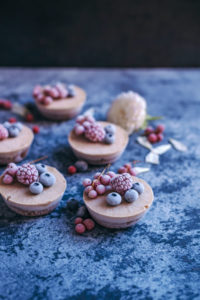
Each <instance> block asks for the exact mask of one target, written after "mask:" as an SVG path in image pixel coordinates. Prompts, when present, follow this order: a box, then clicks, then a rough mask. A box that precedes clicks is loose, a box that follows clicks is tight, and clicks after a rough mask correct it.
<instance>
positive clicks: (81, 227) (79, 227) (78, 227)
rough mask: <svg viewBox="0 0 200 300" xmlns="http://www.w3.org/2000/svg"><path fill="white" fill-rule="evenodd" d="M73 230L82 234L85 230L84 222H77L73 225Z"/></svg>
mask: <svg viewBox="0 0 200 300" xmlns="http://www.w3.org/2000/svg"><path fill="white" fill-rule="evenodd" d="M75 230H76V232H77V233H79V234H82V233H84V232H85V230H86V228H85V225H84V224H81V223H79V224H77V225H76V226H75Z"/></svg>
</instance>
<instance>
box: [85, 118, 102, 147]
mask: <svg viewBox="0 0 200 300" xmlns="http://www.w3.org/2000/svg"><path fill="white" fill-rule="evenodd" d="M85 123H86V122H84V123H83V126H84V124H85ZM87 123H89V122H87ZM89 124H90V126H86V127H85V126H84V127H85V137H86V138H87V139H88V140H90V141H92V142H95V143H96V142H102V141H103V139H104V137H105V130H104V128H103V126H102V125H101V124H99V123H97V122H95V123H89Z"/></svg>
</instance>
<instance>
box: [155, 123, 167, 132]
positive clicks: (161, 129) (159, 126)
mask: <svg viewBox="0 0 200 300" xmlns="http://www.w3.org/2000/svg"><path fill="white" fill-rule="evenodd" d="M164 130H165V126H164V125H162V124H160V125H158V126H157V127H156V130H155V133H163V131H164Z"/></svg>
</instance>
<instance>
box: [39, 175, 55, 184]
mask: <svg viewBox="0 0 200 300" xmlns="http://www.w3.org/2000/svg"><path fill="white" fill-rule="evenodd" d="M40 182H41V183H42V184H43V185H44V186H47V187H49V186H52V185H53V184H54V183H55V182H56V178H55V176H54V175H53V174H52V173H49V172H44V173H42V174H41V175H40Z"/></svg>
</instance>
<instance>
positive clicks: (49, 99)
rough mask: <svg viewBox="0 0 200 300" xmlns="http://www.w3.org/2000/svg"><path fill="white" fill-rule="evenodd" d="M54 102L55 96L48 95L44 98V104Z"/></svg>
mask: <svg viewBox="0 0 200 300" xmlns="http://www.w3.org/2000/svg"><path fill="white" fill-rule="evenodd" d="M52 102H53V98H52V97H50V96H46V97H44V99H43V104H44V105H49V104H51V103H52Z"/></svg>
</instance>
